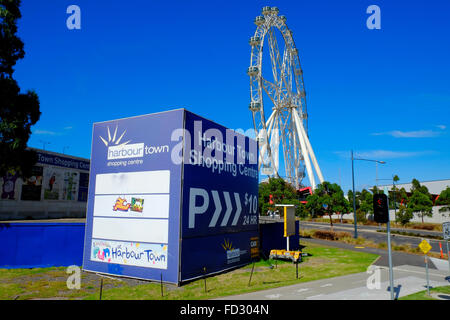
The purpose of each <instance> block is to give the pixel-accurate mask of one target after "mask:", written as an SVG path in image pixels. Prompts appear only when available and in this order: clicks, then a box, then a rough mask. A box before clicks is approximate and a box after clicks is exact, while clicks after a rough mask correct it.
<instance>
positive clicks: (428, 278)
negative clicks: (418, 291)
mask: <svg viewBox="0 0 450 320" xmlns="http://www.w3.org/2000/svg"><path fill="white" fill-rule="evenodd" d="M425 272H426V274H427V295H428V296H429V295H430V277H429V276H428V256H427V254H425Z"/></svg>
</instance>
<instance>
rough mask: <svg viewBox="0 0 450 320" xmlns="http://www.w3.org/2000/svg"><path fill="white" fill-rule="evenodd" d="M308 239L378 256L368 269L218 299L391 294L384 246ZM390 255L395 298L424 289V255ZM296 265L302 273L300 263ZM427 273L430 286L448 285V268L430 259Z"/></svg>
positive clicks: (345, 297) (375, 297)
mask: <svg viewBox="0 0 450 320" xmlns="http://www.w3.org/2000/svg"><path fill="white" fill-rule="evenodd" d="M302 242H303V243H302ZM308 242H313V243H316V244H321V245H327V246H333V247H340V248H345V249H349V250H355V251H364V252H370V253H375V254H378V255H380V258H378V259H377V260H376V261H375V262H374V263H373V264H372V266H370V267H369V270H368V271H367V272H361V273H355V274H350V275H346V276H341V277H334V278H328V279H322V280H317V281H310V282H305V283H299V284H295V285H291V286H286V287H280V288H274V289H269V290H263V291H257V292H251V293H246V294H240V295H234V296H228V297H224V298H221V300H389V299H390V298H391V294H390V284H389V268H388V254H387V251H386V250H382V249H376V248H363V247H361V246H356V248H355V246H353V245H348V244H344V243H339V242H335V241H326V240H317V239H308V240H307V241H304V240H301V241H300V243H302V244H303V245H306V246H307V243H308ZM392 258H393V266H394V268H393V270H394V298H395V299H398V298H401V297H404V296H407V295H410V294H413V293H416V292H419V291H423V290H426V289H427V287H426V285H427V282H426V273H425V264H424V257H423V256H420V255H414V254H407V253H404V252H393V257H392ZM300 266H301V264H300ZM447 266H448V264H447ZM299 269H300V275H301V267H300V268H299ZM428 273H429V284H430V287H431V288H432V287H439V286H446V285H450V274H449V273H450V272H449V271H448V269H447V270H443V269H442V268H437V267H436V266H435V265H434V264H433V263H432V262H431V261H429V270H428Z"/></svg>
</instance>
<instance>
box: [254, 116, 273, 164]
mask: <svg viewBox="0 0 450 320" xmlns="http://www.w3.org/2000/svg"><path fill="white" fill-rule="evenodd" d="M275 114H276V110H274V111H273V112H272V114H271V115H270V117H269V120H267V122H266V132H267V134H266V143H264V144H263V145H262V147H261V152H260V154H259V165H258V170H260V169H261V165H262V163H263V157H264V154H265V153H266V150H267V145H268V144H267V137H269V135H270V131H271V130H272V126H273V123H274V121H273V119H274V118H275ZM263 130H264V129H263ZM261 133H262V134H264V133H263V132H262V131H261Z"/></svg>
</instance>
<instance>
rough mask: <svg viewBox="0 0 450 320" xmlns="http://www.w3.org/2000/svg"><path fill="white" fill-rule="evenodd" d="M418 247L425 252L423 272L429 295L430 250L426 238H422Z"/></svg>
mask: <svg viewBox="0 0 450 320" xmlns="http://www.w3.org/2000/svg"><path fill="white" fill-rule="evenodd" d="M419 248H420V250H422V252H423V253H424V254H425V273H426V277H427V294H428V295H430V280H429V277H428V255H427V253H428V251H430V250H431V245H430V244H429V243H428V241H427V240H425V239H422V242H421V243H419Z"/></svg>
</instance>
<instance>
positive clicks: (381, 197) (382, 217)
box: [373, 189, 395, 300]
mask: <svg viewBox="0 0 450 320" xmlns="http://www.w3.org/2000/svg"><path fill="white" fill-rule="evenodd" d="M385 192H386V193H388V192H387V189H386V190H385ZM373 214H374V220H375V221H376V222H378V223H386V231H387V232H386V233H387V242H388V243H387V246H388V258H389V284H390V292H391V300H395V298H394V271H393V268H392V248H391V219H390V215H389V198H388V196H387V195H386V194H384V193H376V194H374V195H373Z"/></svg>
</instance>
